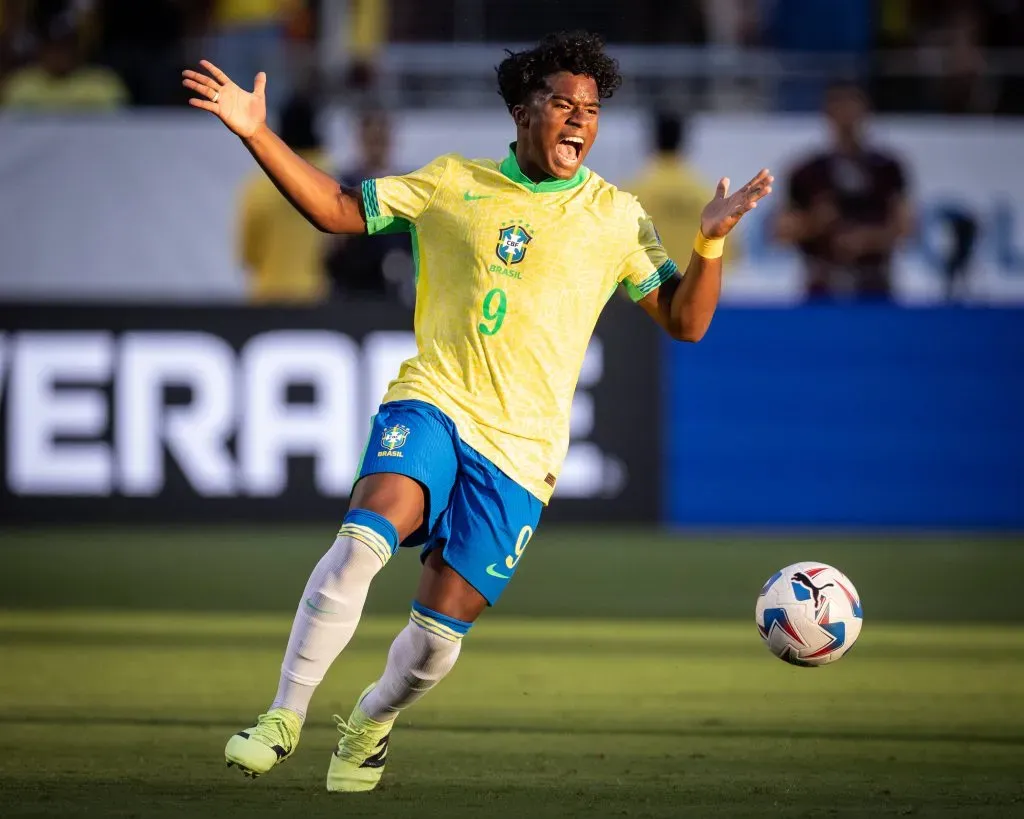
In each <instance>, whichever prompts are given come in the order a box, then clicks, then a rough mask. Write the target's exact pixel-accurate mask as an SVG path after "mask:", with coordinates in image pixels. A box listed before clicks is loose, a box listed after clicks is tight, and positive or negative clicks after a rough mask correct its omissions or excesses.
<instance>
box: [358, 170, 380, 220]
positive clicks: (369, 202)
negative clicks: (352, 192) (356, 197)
mask: <svg viewBox="0 0 1024 819" xmlns="http://www.w3.org/2000/svg"><path fill="white" fill-rule="evenodd" d="M361 188H362V192H363V210H365V211H366V221H367V222H369V221H370V220H371V219H377V218H379V217H380V202H379V201H378V200H377V180H376V179H364V180H363V184H362V185H361Z"/></svg>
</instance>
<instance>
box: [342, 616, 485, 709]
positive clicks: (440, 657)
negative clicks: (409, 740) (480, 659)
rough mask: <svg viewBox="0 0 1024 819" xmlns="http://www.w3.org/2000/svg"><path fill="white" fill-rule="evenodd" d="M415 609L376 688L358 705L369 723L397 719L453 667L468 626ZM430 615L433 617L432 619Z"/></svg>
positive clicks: (398, 637) (391, 652)
mask: <svg viewBox="0 0 1024 819" xmlns="http://www.w3.org/2000/svg"><path fill="white" fill-rule="evenodd" d="M429 611H430V610H429V609H424V608H422V607H419V606H418V605H417V606H414V608H413V613H412V615H411V616H410V618H409V623H408V625H406V627H405V628H404V629H402V631H401V632H399V634H398V636H397V637H396V638H395V641H394V642H393V643H392V644H391V650H390V651H389V652H388V662H387V666H386V667H385V668H384V674H383V676H381V678H380V680H378V681H377V684H376V686H374V688H373V689H372V690H371V691H370V692H369V693H368V694H367V695H366V696H365V697H364V698H363V700H362V702H360V703H359V708H360V709H361V710H362V711H363V713H365V714H366V716H368V717H369V718H370V719H372V720H377V721H378V722H387V721H389V720H392V719H394V718H395V717H396V716H398V712H399V711H401V710H402V709H403V708H408V707H409V706H410V705H412V704H413V703H414V702H416V701H417V700H418V699H419V698H420V697H422V696H423V695H424V694H426V693H427V692H428V691H429V690H430V689H431V688H433V687H434V686H435V685H437V684H438V683H439V682H440V681H441V680H442V679H444V677H445V675H446V674H447V673H448V672H449V671H451V670H452V668H453V667H454V666H455V661H456V660H457V659H458V658H459V651H460V649H461V648H462V636H463V635H464V634H465V632H466V630H467V629H468V628H469V625H470V624H469V623H463V622H461V621H459V620H452V619H451V618H445V617H442V618H441V619H440V620H439V619H437V617H438V616H437V615H436V613H434V612H430V614H425V612H429ZM431 615H433V616H431Z"/></svg>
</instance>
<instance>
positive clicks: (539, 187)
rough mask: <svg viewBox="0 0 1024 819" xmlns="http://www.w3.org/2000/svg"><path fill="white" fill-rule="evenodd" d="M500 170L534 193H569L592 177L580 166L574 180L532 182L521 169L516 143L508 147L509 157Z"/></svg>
mask: <svg viewBox="0 0 1024 819" xmlns="http://www.w3.org/2000/svg"><path fill="white" fill-rule="evenodd" d="M499 170H500V171H501V172H502V173H503V174H505V176H507V177H508V178H509V179H511V180H512V181H513V182H515V183H517V184H519V185H522V186H523V187H524V188H526V189H528V190H531V191H533V192H534V193H554V192H555V191H567V190H569V189H570V188H576V187H579V186H580V185H582V184H583V183H584V182H586V181H587V177H588V176H589V175H590V171H589V170H588V169H587V168H586V167H585V166H583V165H580V169H579V170H578V171H576V174H575V175H574V176H573V177H572V179H554V178H551V179H545V180H544V181H543V182H532V181H530V179H529V178H527V176H526V174H524V173H523V171H522V169H521V168H520V167H519V161H518V160H517V159H516V143H514V142H513V143H512V144H511V145H509V146H508V156H507V157H505V160H504V161H503V162H502V163H501V165H500V167H499Z"/></svg>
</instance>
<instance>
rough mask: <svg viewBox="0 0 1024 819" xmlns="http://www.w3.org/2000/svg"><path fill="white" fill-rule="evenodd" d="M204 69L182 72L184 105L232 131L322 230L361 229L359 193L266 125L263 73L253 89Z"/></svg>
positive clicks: (207, 66)
mask: <svg viewBox="0 0 1024 819" xmlns="http://www.w3.org/2000/svg"><path fill="white" fill-rule="evenodd" d="M200 65H201V66H202V67H203V68H204V69H205V71H206V73H202V72H199V71H190V70H185V71H182V72H181V73H182V77H184V79H183V80H182V81H181V84H182V85H184V86H185V87H186V88H188V89H189V90H190V91H192V92H194V93H195V94H196V96H194V97H192V98H191V99H190V100H189V104H190V105H192V106H194V107H196V108H202V109H203V110H204V111H209V112H210V113H211V114H213V115H214V116H215V117H217V118H218V119H220V121H221V122H223V123H224V124H225V125H226V126H227V127H228V128H229V129H230V130H231V131H232V132H233V133H234V134H236V135H237V136H238V137H239V138H240V139H241V140H242V143H243V144H244V145H245V147H246V148H248V149H249V152H250V153H251V154H252V155H253V158H254V159H255V160H256V161H257V162H258V163H259V165H260V167H261V168H263V170H264V171H265V172H266V174H267V176H269V177H270V179H271V181H272V182H273V183H274V184H275V185H276V186H277V189H278V190H279V191H281V193H282V194H283V195H284V196H285V198H286V199H287V200H288V201H289V202H291V203H292V205H294V206H295V208H296V209H297V210H298V211H299V212H300V213H301V214H302V215H303V216H305V217H306V219H308V220H309V221H310V222H311V223H312V224H313V225H314V226H315V227H317V228H318V229H320V230H322V231H324V232H326V233H365V232H366V219H365V217H364V214H363V210H362V208H363V203H362V197H361V196H360V195H359V193H358V192H357V191H353V190H347V189H345V188H343V187H342V186H340V185H339V184H338V182H337V181H336V180H335V179H333V178H332V177H331V176H330V175H329V174H326V173H324V172H323V171H321V170H319V169H318V168H315V167H314V166H313V165H311V164H309V163H308V162H306V160H304V159H303V158H302V157H300V156H299V155H298V154H296V153H295V152H294V151H293V150H292V149H291V148H289V147H288V146H287V145H286V144H285V143H284V142H283V141H282V140H281V138H280V137H279V136H278V135H277V134H275V133H274V132H273V131H271V130H270V128H269V127H268V126H267V100H266V95H265V89H266V86H267V75H266V74H264V73H263V72H262V71H261V72H260V73H259V74H257V75H256V80H255V83H254V85H253V90H252V91H251V92H250V91H245V90H243V89H242V88H240V87H239V86H238V85H236V84H235V83H234V82H232V81H231V79H230V78H229V77H228V75H227V74H225V73H224V72H223V71H221V70H220V69H219V68H217V66H215V65H214V64H213V63H211V62H209V61H207V60H201V61H200Z"/></svg>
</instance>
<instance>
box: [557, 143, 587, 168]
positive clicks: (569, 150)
mask: <svg viewBox="0 0 1024 819" xmlns="http://www.w3.org/2000/svg"><path fill="white" fill-rule="evenodd" d="M582 154H583V137H565V139H561V140H559V141H558V145H556V146H555V155H556V156H557V157H558V161H559V162H560V163H561V164H562V165H577V164H579V161H580V156H581V155H582Z"/></svg>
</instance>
